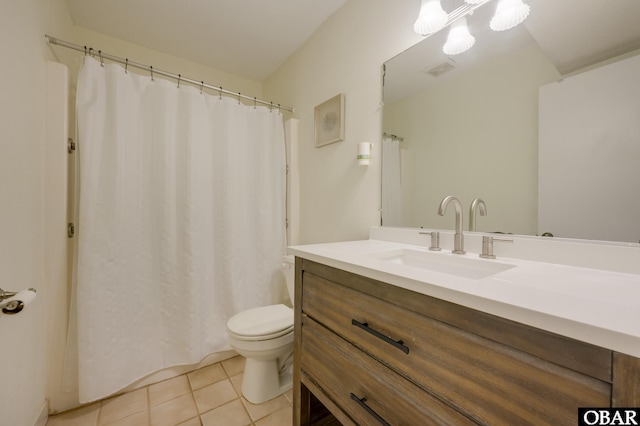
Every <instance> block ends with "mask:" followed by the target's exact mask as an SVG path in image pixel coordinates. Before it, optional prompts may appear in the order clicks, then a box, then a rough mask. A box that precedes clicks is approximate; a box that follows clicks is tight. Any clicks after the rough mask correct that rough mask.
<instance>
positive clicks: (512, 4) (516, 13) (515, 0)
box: [489, 0, 531, 31]
mask: <svg viewBox="0 0 640 426" xmlns="http://www.w3.org/2000/svg"><path fill="white" fill-rule="evenodd" d="M530 10H531V8H530V7H529V5H527V4H524V3H523V2H522V0H500V1H499V2H498V6H497V7H496V14H495V15H494V16H493V18H491V22H490V23H489V26H490V27H491V29H492V30H494V31H504V30H508V29H510V28H513V27H515V26H516V25H518V24H520V23H521V22H522V21H524V20H525V19H526V18H527V16H529V11H530Z"/></svg>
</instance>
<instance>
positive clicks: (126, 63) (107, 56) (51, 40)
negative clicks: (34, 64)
mask: <svg viewBox="0 0 640 426" xmlns="http://www.w3.org/2000/svg"><path fill="white" fill-rule="evenodd" d="M45 37H46V38H47V40H48V41H49V43H50V44H56V45H58V46H62V47H66V48H68V49H73V50H77V51H79V52H84V53H85V55H87V54H89V55H91V56H96V55H97V56H98V57H99V58H100V61H102V60H103V59H108V60H110V61H113V62H118V63H120V64H123V65H124V66H125V67H133V68H138V69H141V70H144V71H148V72H149V73H151V77H153V75H154V74H158V75H163V76H165V77H169V78H172V79H174V80H177V81H178V85H180V83H182V82H184V83H189V84H192V85H194V86H197V87H199V88H200V90H202V89H203V88H207V89H211V90H215V91H216V92H218V93H220V94H222V93H224V94H226V95H230V96H234V97H236V98H242V99H246V100H248V101H253V103H254V104H256V103H259V104H263V105H267V106H270V107H272V108H278V109H279V110H285V111H289V112H293V111H294V108H293V107H285V106H282V105H280V104H274V103H273V102H269V101H264V100H262V99H258V98H255V97H251V96H246V95H243V94H241V93H240V92H232V91H230V90H226V89H223V88H222V86H220V87H216V86H211V85H209V84H206V83H205V82H204V81H196V80H192V79H190V78H186V77H182V75H180V74H173V73H170V72H167V71H162V70H158V69H155V68H153V66H151V65H144V64H139V63H136V62H133V61H130V60H129V58H124V59H123V58H120V57H118V56H114V55H110V54H108V53H104V52H103V51H101V50H98V51H97V52H96V50H95V49H93V48H91V47H89V48H87V46H80V45H77V44H73V43H69V42H68V41H63V40H60V39H57V38H55V37H51V36H49V35H46V34H45ZM125 69H126V68H125Z"/></svg>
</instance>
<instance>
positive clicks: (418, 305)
mask: <svg viewBox="0 0 640 426" xmlns="http://www.w3.org/2000/svg"><path fill="white" fill-rule="evenodd" d="M416 234H417V232H416ZM444 240H445V241H446V240H447V236H445V238H444ZM517 243H519V241H516V242H515V243H514V244H517ZM523 244H526V242H525V243H523ZM471 246H472V247H473V246H474V243H472V244H471ZM290 252H291V253H292V254H295V255H296V293H295V294H296V295H295V298H296V300H295V309H296V311H295V315H296V317H295V342H296V343H295V344H296V349H295V364H294V424H296V425H308V424H314V422H315V421H316V419H317V417H319V416H322V410H325V409H326V410H328V411H329V412H330V413H331V415H332V416H333V417H334V418H335V419H336V420H337V421H338V422H340V423H341V424H344V425H351V424H362V425H374V424H383V425H384V424H390V425H396V424H437V425H444V424H451V425H464V424H491V425H497V424H554V425H560V424H577V423H578V407H610V406H613V407H639V406H640V358H639V357H638V355H639V353H638V352H636V351H640V329H639V328H640V322H638V319H640V305H639V303H640V299H638V298H635V300H628V301H627V303H626V304H625V303H624V301H625V299H628V298H633V297H635V296H637V294H638V293H637V292H638V291H640V287H637V288H636V287H635V286H640V275H636V274H633V273H619V272H614V271H604V270H585V268H580V267H575V266H566V265H550V264H547V263H542V262H534V261H529V260H522V259H511V258H505V259H500V257H498V259H497V263H491V262H496V261H492V260H484V259H482V260H479V259H478V258H477V254H476V255H473V254H471V253H469V254H467V255H463V256H461V257H452V256H453V255H451V254H450V253H448V250H446V248H445V250H443V253H429V252H428V251H427V250H426V248H425V247H420V246H416V245H412V244H405V243H398V242H389V241H378V240H365V241H358V242H345V243H333V244H319V245H313V246H299V247H292V248H290ZM636 255H637V253H636ZM434 256H440V257H439V258H438V257H434ZM415 258H420V259H422V260H423V263H420V262H417V261H416V260H415ZM424 259H427V260H424ZM448 262H452V263H448ZM477 262H480V263H477ZM443 264H444V265H445V266H444V267H442V268H443V269H440V270H438V268H440V267H441V265H443ZM447 265H448V266H447ZM495 265H498V266H495ZM448 268H449V269H448ZM536 268H537V269H541V270H542V272H541V273H538V275H536V274H535V273H534V278H535V279H541V277H543V276H544V275H545V273H550V274H555V275H556V276H557V275H559V276H560V278H559V280H560V281H561V282H562V281H566V284H567V287H566V288H565V289H563V288H562V287H559V286H561V283H557V282H556V280H557V279H558V278H557V277H556V278H554V277H548V280H547V282H546V283H541V285H540V286H535V285H534V284H532V283H531V281H527V279H528V278H526V277H524V276H523V277H522V280H523V281H522V282H519V281H518V277H520V276H521V275H523V274H524V275H525V276H530V275H531V271H533V270H535V269H536ZM547 269H548V270H547ZM434 271H435V272H434ZM581 274H582V275H581ZM607 278H610V279H611V280H613V281H611V282H610V283H609V285H610V286H611V290H612V291H615V289H616V285H617V284H615V283H622V284H621V285H622V287H621V288H622V289H628V288H631V289H634V290H632V292H631V293H629V294H626V295H621V298H620V299H615V297H612V298H610V299H607V300H602V299H601V301H602V302H603V304H604V305H607V306H603V309H604V311H601V312H590V313H589V312H579V311H581V310H585V309H588V308H590V307H591V306H592V305H591V304H590V303H591V302H593V300H592V296H593V298H600V296H599V295H598V294H596V293H597V292H594V293H592V294H590V295H585V294H582V295H573V303H572V304H571V306H568V305H567V306H563V304H564V302H565V301H566V300H568V299H567V297H569V293H570V292H571V289H572V288H573V287H574V286H575V284H576V282H578V283H579V282H581V281H584V291H591V289H592V288H595V287H596V286H597V285H599V284H600V283H599V280H605V281H606V280H607ZM550 283H551V284H550ZM605 285H606V283H605ZM505 286H507V287H505ZM508 286H511V288H508ZM510 292H511V293H510ZM536 298H537V299H536ZM618 303H621V304H622V305H621V306H616V305H617V304H618ZM537 304H539V306H546V307H545V308H540V309H537V308H536V307H537V306H538V305H537ZM536 309H537V310H536ZM607 309H614V310H615V311H617V312H616V314H617V315H618V316H619V317H620V318H621V322H620V323H615V321H614V322H607V321H609V319H607V318H604V316H606V315H609V314H611V312H606V310H607ZM590 317H595V319H594V320H593V321H591V320H590V319H589V318H590ZM603 318H604V319H603ZM633 319H635V320H636V322H635V323H633V324H626V325H625V324H622V322H625V321H631V320H633ZM625 327H628V328H625ZM634 333H635V334H634ZM594 342H595V344H594ZM320 409H321V410H320ZM318 413H320V414H318ZM322 424H325V423H322Z"/></svg>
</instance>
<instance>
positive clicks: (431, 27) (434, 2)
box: [413, 0, 449, 36]
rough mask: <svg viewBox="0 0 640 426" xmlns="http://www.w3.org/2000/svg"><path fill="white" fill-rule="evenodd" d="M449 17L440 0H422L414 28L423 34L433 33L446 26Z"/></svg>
mask: <svg viewBox="0 0 640 426" xmlns="http://www.w3.org/2000/svg"><path fill="white" fill-rule="evenodd" d="M447 19H449V15H448V14H447V12H445V11H444V9H443V8H442V5H441V4H440V0H422V5H421V6H420V14H419V15H418V19H416V22H415V23H414V24H413V30H414V31H415V32H416V33H418V34H420V35H423V36H426V35H429V34H433V33H435V32H436V31H438V30H440V29H442V28H443V27H444V26H445V24H446V23H447Z"/></svg>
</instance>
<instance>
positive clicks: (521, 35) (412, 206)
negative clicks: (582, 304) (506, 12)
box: [382, 0, 640, 243]
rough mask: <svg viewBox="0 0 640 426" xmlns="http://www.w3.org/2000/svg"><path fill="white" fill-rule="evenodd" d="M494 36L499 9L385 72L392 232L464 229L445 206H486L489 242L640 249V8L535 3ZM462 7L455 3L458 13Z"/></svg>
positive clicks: (420, 47)
mask: <svg viewBox="0 0 640 426" xmlns="http://www.w3.org/2000/svg"><path fill="white" fill-rule="evenodd" d="M525 1H526V3H527V4H529V5H530V6H531V12H530V15H529V17H528V18H527V19H526V20H525V22H524V23H522V24H520V25H519V26H517V27H515V28H512V29H510V30H507V31H500V32H495V31H492V30H491V29H490V28H489V21H490V20H491V17H492V16H493V13H494V11H495V7H496V3H497V0H493V1H489V2H488V3H486V4H484V5H482V6H481V7H479V8H478V9H476V10H475V11H474V12H473V14H472V15H470V16H468V17H467V21H468V25H469V29H470V31H471V33H472V34H473V35H474V36H475V37H476V42H475V45H474V46H473V47H472V48H471V49H470V50H469V51H467V52H465V53H462V54H460V55H455V56H447V55H445V54H444V53H443V51H442V46H443V44H444V43H445V41H446V38H447V34H448V30H447V29H446V28H445V29H443V30H441V31H439V32H437V33H435V34H433V35H430V36H428V37H426V38H425V39H424V40H423V41H422V42H420V43H418V44H416V45H415V46H413V47H411V48H410V49H408V50H407V51H405V52H403V53H401V54H400V55H398V56H396V57H394V58H392V59H390V60H389V61H387V62H386V63H385V64H384V73H385V77H384V87H383V93H384V113H383V115H384V117H383V131H384V133H385V134H386V135H388V136H389V135H394V136H395V137H385V138H384V140H383V172H382V179H383V185H382V188H383V189H382V193H383V201H382V224H383V225H385V226H408V227H425V228H440V229H451V228H452V227H453V218H452V217H449V216H450V215H449V214H448V215H447V216H445V217H441V216H438V215H437V208H438V204H439V202H440V200H441V199H442V198H444V197H445V196H447V195H454V196H456V197H458V198H459V199H460V200H461V201H462V203H463V206H464V208H465V210H464V214H465V218H464V219H465V230H466V229H467V228H468V217H469V206H470V204H471V202H472V200H474V199H475V198H481V199H483V200H484V202H485V203H486V206H487V214H486V216H479V215H478V216H477V219H476V222H477V228H476V229H477V231H481V232H504V233H514V234H524V235H542V234H543V233H551V234H553V235H554V236H556V237H567V238H584V239H592V240H605V241H622V242H629V243H638V242H639V241H640V24H639V23H640V1H638V0H610V1H601V0H561V1H559V0H525ZM462 4H463V0H443V1H442V5H443V7H444V8H445V10H447V11H448V12H450V11H452V10H453V9H455V8H457V7H459V6H461V5H462Z"/></svg>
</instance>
